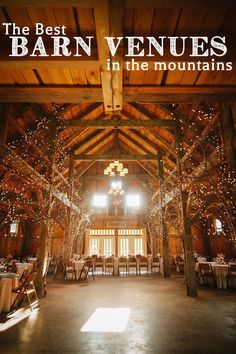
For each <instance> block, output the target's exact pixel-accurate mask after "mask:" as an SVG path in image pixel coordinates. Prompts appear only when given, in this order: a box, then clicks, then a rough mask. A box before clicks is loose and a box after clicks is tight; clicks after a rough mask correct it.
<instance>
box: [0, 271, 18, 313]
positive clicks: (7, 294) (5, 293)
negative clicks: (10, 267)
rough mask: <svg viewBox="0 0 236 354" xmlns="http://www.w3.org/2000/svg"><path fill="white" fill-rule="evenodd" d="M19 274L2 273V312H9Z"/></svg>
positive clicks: (0, 291) (0, 283) (0, 293)
mask: <svg viewBox="0 0 236 354" xmlns="http://www.w3.org/2000/svg"><path fill="white" fill-rule="evenodd" d="M18 283H19V276H18V275H17V274H14V273H0V313H1V312H9V311H10V307H11V304H12V303H13V301H14V299H15V297H16V294H14V293H12V289H14V288H15V287H17V286H18Z"/></svg>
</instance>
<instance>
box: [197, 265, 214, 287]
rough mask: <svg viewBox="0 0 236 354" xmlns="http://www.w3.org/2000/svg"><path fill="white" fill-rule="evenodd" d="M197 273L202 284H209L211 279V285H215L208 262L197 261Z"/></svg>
mask: <svg viewBox="0 0 236 354" xmlns="http://www.w3.org/2000/svg"><path fill="white" fill-rule="evenodd" d="M199 274H200V279H202V281H203V284H204V285H209V280H211V283H212V285H213V286H216V280H215V276H214V273H213V270H212V268H211V265H210V264H209V263H199Z"/></svg>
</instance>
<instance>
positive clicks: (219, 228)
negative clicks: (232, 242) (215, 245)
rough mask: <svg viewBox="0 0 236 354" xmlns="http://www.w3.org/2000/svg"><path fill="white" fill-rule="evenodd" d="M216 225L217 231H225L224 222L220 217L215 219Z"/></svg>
mask: <svg viewBox="0 0 236 354" xmlns="http://www.w3.org/2000/svg"><path fill="white" fill-rule="evenodd" d="M214 225H215V230H216V232H217V233H220V232H222V231H223V227H222V222H221V221H220V220H219V219H215V220H214Z"/></svg>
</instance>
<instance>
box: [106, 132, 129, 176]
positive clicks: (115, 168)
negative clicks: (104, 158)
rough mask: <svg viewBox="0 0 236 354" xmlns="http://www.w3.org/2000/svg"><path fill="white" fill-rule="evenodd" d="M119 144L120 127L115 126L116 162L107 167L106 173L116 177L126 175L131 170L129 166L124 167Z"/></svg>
mask: <svg viewBox="0 0 236 354" xmlns="http://www.w3.org/2000/svg"><path fill="white" fill-rule="evenodd" d="M118 155H119V146H118V127H116V128H115V140H114V162H110V164H109V165H108V166H107V167H106V168H105V170H104V175H107V176H110V177H114V176H117V175H118V176H121V177H122V176H125V175H126V174H127V173H128V172H129V171H128V168H124V166H123V163H121V162H120V161H119V160H118Z"/></svg>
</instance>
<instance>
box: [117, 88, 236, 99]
mask: <svg viewBox="0 0 236 354" xmlns="http://www.w3.org/2000/svg"><path fill="white" fill-rule="evenodd" d="M235 99H236V86H138V87H132V86H127V87H125V88H124V100H125V101H127V102H143V103H155V102H163V103H165V102H166V103H167V102H168V103H176V102H177V103H184V102H199V101H217V100H218V101H231V100H235Z"/></svg>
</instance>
